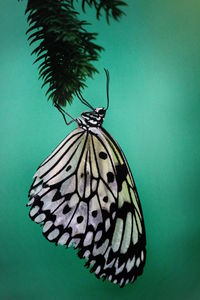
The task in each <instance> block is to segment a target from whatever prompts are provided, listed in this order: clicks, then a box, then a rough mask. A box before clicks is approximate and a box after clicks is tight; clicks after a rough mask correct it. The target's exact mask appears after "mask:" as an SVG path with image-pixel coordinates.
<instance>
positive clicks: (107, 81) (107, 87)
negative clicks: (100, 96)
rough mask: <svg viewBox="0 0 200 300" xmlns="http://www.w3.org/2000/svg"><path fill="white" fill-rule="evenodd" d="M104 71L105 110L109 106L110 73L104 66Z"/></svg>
mask: <svg viewBox="0 0 200 300" xmlns="http://www.w3.org/2000/svg"><path fill="white" fill-rule="evenodd" d="M104 71H105V73H106V94H107V107H106V110H107V109H108V107H109V103H110V99H109V83H110V74H109V71H108V70H107V69H105V68H104Z"/></svg>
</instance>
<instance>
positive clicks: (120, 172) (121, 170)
mask: <svg viewBox="0 0 200 300" xmlns="http://www.w3.org/2000/svg"><path fill="white" fill-rule="evenodd" d="M127 174H128V169H127V167H126V165H125V164H122V165H117V166H116V180H117V184H118V189H119V192H120V191H121V190H122V183H123V182H124V180H125V179H126V176H127Z"/></svg>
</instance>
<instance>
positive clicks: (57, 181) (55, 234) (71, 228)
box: [28, 128, 146, 286]
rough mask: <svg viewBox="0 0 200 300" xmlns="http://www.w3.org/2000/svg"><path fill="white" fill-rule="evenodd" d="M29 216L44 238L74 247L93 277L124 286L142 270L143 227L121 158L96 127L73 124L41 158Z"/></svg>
mask: <svg viewBox="0 0 200 300" xmlns="http://www.w3.org/2000/svg"><path fill="white" fill-rule="evenodd" d="M29 195H30V201H29V203H28V205H30V206H31V210H30V217H31V218H32V219H33V220H34V221H35V222H37V223H42V224H43V225H44V226H43V233H44V235H45V236H46V237H47V239H48V240H50V241H52V242H55V243H58V244H61V245H66V246H68V247H69V246H70V245H71V244H73V245H74V247H78V248H79V256H80V257H84V258H86V259H87V263H86V265H87V266H88V267H92V268H91V272H95V274H96V276H97V277H102V278H108V279H109V280H110V281H112V282H114V283H119V284H120V285H121V286H124V285H125V284H127V283H128V282H133V281H134V280H135V279H136V277H137V275H139V274H141V273H142V269H143V266H144V262H145V243H146V242H145V231H144V223H143V217H142V211H141V207H140V203H139V198H138V194H137V190H136V187H135V184H134V181H133V179H132V175H131V173H130V170H129V167H128V164H127V162H126V159H125V157H124V155H123V153H122V151H121V149H120V148H119V146H118V145H117V144H116V142H114V140H113V139H112V138H111V137H110V135H109V134H108V133H107V132H106V131H105V130H104V129H100V128H94V129H93V130H92V131H88V132H87V131H84V130H82V129H80V128H78V129H76V130H74V131H73V132H72V133H71V134H70V135H69V136H68V137H66V139H65V140H64V141H63V142H62V143H61V144H60V145H59V146H58V147H57V148H56V149H55V150H54V152H53V153H52V154H51V155H50V156H49V157H48V158H47V159H46V160H45V161H44V162H43V163H42V164H41V166H40V167H39V168H38V170H37V172H36V174H35V180H34V182H33V184H32V187H31V189H30V193H29Z"/></svg>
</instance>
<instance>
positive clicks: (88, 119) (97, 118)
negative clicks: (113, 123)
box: [77, 107, 106, 129]
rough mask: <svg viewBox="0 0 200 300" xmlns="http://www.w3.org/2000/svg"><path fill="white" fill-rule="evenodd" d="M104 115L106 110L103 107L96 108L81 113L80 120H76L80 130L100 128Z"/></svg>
mask: <svg viewBox="0 0 200 300" xmlns="http://www.w3.org/2000/svg"><path fill="white" fill-rule="evenodd" d="M105 114H106V109H105V108H103V107H97V108H96V109H95V110H93V111H90V112H83V113H82V114H81V118H79V119H77V121H78V124H79V126H80V127H82V128H85V129H86V128H89V127H100V126H101V125H102V123H103V120H104V117H105Z"/></svg>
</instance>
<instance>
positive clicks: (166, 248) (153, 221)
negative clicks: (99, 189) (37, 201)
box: [0, 0, 200, 300]
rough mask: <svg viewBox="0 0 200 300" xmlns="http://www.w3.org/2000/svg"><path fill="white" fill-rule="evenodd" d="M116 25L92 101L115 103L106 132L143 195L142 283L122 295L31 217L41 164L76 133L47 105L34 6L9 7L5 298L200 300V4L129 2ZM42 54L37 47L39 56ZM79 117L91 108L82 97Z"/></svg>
mask: <svg viewBox="0 0 200 300" xmlns="http://www.w3.org/2000/svg"><path fill="white" fill-rule="evenodd" d="M128 3H129V6H128V8H126V14H127V16H126V17H123V18H122V19H121V21H120V22H119V23H116V22H111V25H110V26H108V25H107V24H106V22H105V20H104V19H102V21H101V22H98V21H96V20H95V15H94V12H92V11H90V10H89V9H88V10H87V11H88V15H87V16H86V15H84V14H82V17H84V18H87V19H88V20H89V21H91V22H93V26H91V30H95V31H97V32H99V38H98V42H99V43H100V44H101V45H102V46H104V47H105V49H106V51H105V52H104V53H103V54H102V56H101V60H100V61H99V62H98V63H96V66H97V67H98V69H99V70H100V74H99V75H97V76H95V78H94V80H88V82H87V83H88V89H86V90H85V92H84V96H85V97H86V98H87V99H88V100H90V101H91V102H92V103H93V105H96V106H102V105H105V101H106V94H105V74H104V72H103V68H104V67H106V68H108V69H109V70H110V76H111V86H110V98H111V104H110V109H109V112H108V113H107V116H106V120H105V124H104V126H105V128H106V129H107V130H108V131H109V132H110V133H111V134H112V136H113V137H114V138H115V139H116V140H117V141H118V142H119V143H120V145H121V146H122V149H123V150H124V152H125V154H126V157H127V159H128V161H129V164H130V166H131V169H132V171H133V174H134V177H135V180H136V183H137V187H138V191H139V194H140V198H141V202H142V207H143V213H144V217H145V224H146V232H147V255H148V256H147V262H146V266H145V269H144V273H143V275H142V276H141V277H140V278H138V280H137V281H136V282H135V283H134V284H133V285H129V286H127V287H125V288H124V289H120V288H118V287H117V286H115V285H113V284H111V283H109V282H101V281H100V280H97V279H96V278H95V277H94V276H93V275H91V274H90V273H89V272H88V270H87V269H85V268H84V267H83V265H84V262H83V261H82V260H79V259H78V258H77V256H76V253H75V251H74V250H73V249H69V250H66V249H65V248H64V247H55V246H54V245H53V244H51V243H49V242H48V241H47V240H46V239H44V238H43V236H42V233H41V228H40V227H39V226H38V225H36V224H35V223H33V222H31V220H30V219H29V217H28V209H27V208H26V207H25V204H26V202H27V192H28V189H29V186H30V184H31V182H32V176H33V174H34V172H35V169H36V168H37V167H38V165H39V164H40V162H41V161H42V160H43V159H45V157H46V156H47V155H48V154H49V153H50V152H51V151H52V150H53V149H54V147H55V146H56V145H57V144H58V143H59V142H60V141H61V140H62V139H63V138H64V137H65V136H66V135H67V134H68V133H69V132H70V131H71V130H72V129H73V128H74V127H73V125H72V126H70V127H66V126H65V124H64V122H63V119H62V117H61V115H59V114H58V112H57V111H56V110H55V109H54V108H53V106H52V105H51V103H50V102H47V100H46V98H45V96H44V94H45V93H44V91H43V90H41V88H40V86H41V82H38V74H37V66H35V65H34V66H33V65H32V62H33V57H31V56H30V52H31V49H30V48H29V46H28V44H27V41H26V36H25V30H26V29H27V25H26V19H25V17H24V9H25V5H26V1H23V2H22V3H18V2H17V1H11V0H7V1H3V0H1V1H0V24H1V26H0V37H1V43H0V98H1V99H0V137H1V139H0V140H1V147H0V197H1V200H0V239H1V240H0V241H1V246H0V299H1V300H15V299H16V300H17V299H20V300H23V299H30V300H35V299H37V300H38V299H41V300H47V299H48V300H51V299H52V300H53V299H74V300H76V299H93V300H99V299H105V300H107V299H123V300H126V299H135V300H145V299H147V300H148V299H164V300H165V299H171V300H174V299H193V300H197V299H200V221H199V220H200V217H199V215H200V197H199V195H200V188H199V171H200V170H199V169H200V168H199V162H200V155H199V153H200V140H199V136H200V135H199V133H200V132H199V129H200V126H199V117H200V115H199V111H200V33H199V28H200V2H199V0H182V1H178V0H168V1H160V0H149V1H144V0H138V1H133V0H129V1H128ZM32 49H33V48H32ZM68 109H69V112H70V113H71V114H72V115H73V116H74V117H77V116H78V115H79V114H80V113H81V112H82V111H83V110H85V107H84V106H83V105H82V104H81V103H79V102H78V101H77V100H75V101H74V103H73V105H72V106H71V107H68Z"/></svg>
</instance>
